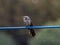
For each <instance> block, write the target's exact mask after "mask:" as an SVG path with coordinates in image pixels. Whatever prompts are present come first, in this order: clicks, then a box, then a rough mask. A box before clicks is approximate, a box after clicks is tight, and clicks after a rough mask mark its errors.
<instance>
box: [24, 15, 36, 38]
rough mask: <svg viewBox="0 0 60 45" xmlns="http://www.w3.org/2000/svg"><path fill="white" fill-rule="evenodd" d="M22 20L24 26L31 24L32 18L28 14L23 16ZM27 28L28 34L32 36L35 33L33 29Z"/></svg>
mask: <svg viewBox="0 0 60 45" xmlns="http://www.w3.org/2000/svg"><path fill="white" fill-rule="evenodd" d="M23 21H24V23H25V25H26V26H33V24H32V20H31V18H30V17H29V16H23ZM29 30H30V34H31V35H32V36H33V37H34V36H35V35H36V33H35V31H34V29H31V28H30V29H29Z"/></svg>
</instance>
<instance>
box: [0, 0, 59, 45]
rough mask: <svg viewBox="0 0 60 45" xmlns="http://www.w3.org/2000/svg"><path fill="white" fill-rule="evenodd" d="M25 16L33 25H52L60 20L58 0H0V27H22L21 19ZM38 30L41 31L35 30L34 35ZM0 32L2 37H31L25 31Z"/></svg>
mask: <svg viewBox="0 0 60 45" xmlns="http://www.w3.org/2000/svg"><path fill="white" fill-rule="evenodd" d="M25 15H27V16H30V17H31V18H32V22H33V24H34V25H53V24H54V23H55V22H56V21H57V20H60V19H59V18H60V0H0V26H23V25H24V23H23V20H22V17H23V16H25ZM51 22H53V23H51ZM59 23H60V21H58V22H57V23H56V24H57V25H59ZM56 24H54V25H56ZM39 30H42V29H38V30H36V29H35V31H36V33H38V32H39ZM0 32H1V33H2V35H4V33H7V34H8V35H9V36H10V35H11V36H16V35H19V36H20V35H25V36H27V37H28V38H30V37H31V35H29V31H28V30H26V29H25V30H20V31H7V30H6V31H0ZM7 34H6V35H7ZM9 36H8V37H6V38H9ZM0 37H1V36H0ZM4 38H5V37H3V39H4ZM1 39H2V38H1ZM9 39H10V38H9ZM1 45H3V44H1ZM6 45H9V44H6ZM11 45H12V44H11Z"/></svg>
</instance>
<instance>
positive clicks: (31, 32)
mask: <svg viewBox="0 0 60 45" xmlns="http://www.w3.org/2000/svg"><path fill="white" fill-rule="evenodd" d="M30 26H33V24H32V23H31V25H30ZM29 30H30V34H31V35H32V36H33V37H34V36H35V35H36V33H35V31H34V29H29Z"/></svg>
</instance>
